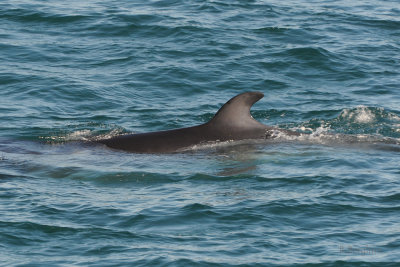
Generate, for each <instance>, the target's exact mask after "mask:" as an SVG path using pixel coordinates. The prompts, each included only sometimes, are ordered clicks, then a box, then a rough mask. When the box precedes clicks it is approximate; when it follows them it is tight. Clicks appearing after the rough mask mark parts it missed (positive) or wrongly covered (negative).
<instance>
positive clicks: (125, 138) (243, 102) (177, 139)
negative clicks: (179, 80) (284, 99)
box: [97, 92, 299, 153]
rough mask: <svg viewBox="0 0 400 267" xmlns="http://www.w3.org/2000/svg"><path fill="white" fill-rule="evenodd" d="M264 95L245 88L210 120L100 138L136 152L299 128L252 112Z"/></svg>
mask: <svg viewBox="0 0 400 267" xmlns="http://www.w3.org/2000/svg"><path fill="white" fill-rule="evenodd" d="M263 97H264V94H263V93H261V92H245V93H242V94H239V95H237V96H235V97H233V98H232V99H230V100H229V101H228V102H226V103H225V104H224V105H223V106H222V107H221V108H220V109H219V110H218V112H217V113H216V114H215V115H214V117H213V118H212V119H211V120H210V121H209V122H207V123H204V124H201V125H197V126H193V127H188V128H181V129H174V130H167V131H159V132H149V133H138V134H128V135H120V136H114V137H111V138H108V139H101V140H97V142H98V143H101V144H105V145H106V146H108V147H110V148H113V149H120V150H125V151H129V152H135V153H173V152H178V151H181V150H184V149H185V148H189V147H191V146H195V145H201V144H204V143H208V142H219V141H221V142H223V141H231V140H232V141H237V140H246V139H269V138H273V137H274V136H275V135H276V133H277V132H283V133H285V134H287V135H296V136H297V135H299V133H297V132H293V131H288V130H284V129H279V128H276V127H271V126H267V125H264V124H262V123H260V122H258V121H256V120H255V119H254V118H253V117H252V116H251V114H250V108H251V107H252V106H253V104H254V103H256V102H257V101H258V100H260V99H261V98H263Z"/></svg>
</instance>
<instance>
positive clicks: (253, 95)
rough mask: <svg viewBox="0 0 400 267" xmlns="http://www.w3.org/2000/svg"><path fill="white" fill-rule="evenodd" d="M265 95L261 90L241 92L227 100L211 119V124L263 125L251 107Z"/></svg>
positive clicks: (225, 125)
mask: <svg viewBox="0 0 400 267" xmlns="http://www.w3.org/2000/svg"><path fill="white" fill-rule="evenodd" d="M263 97H264V94H263V93H260V92H246V93H242V94H239V95H237V96H235V97H233V98H232V99H230V100H229V101H228V102H226V103H225V104H224V105H223V106H222V107H221V108H220V109H219V110H218V112H217V113H216V114H215V115H214V117H213V118H212V119H211V120H210V122H209V123H210V124H212V125H218V126H224V127H244V126H247V127H250V126H263V124H261V123H259V122H258V121H256V120H255V119H254V118H253V117H252V116H251V114H250V108H251V107H252V106H253V104H254V103H256V102H257V101H258V100H260V99H261V98H263Z"/></svg>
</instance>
